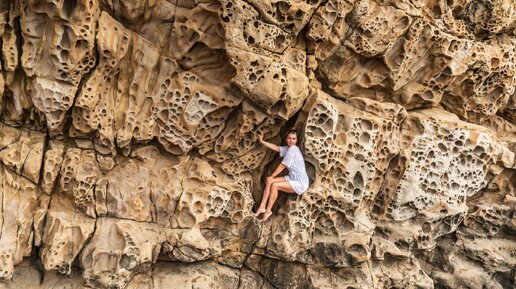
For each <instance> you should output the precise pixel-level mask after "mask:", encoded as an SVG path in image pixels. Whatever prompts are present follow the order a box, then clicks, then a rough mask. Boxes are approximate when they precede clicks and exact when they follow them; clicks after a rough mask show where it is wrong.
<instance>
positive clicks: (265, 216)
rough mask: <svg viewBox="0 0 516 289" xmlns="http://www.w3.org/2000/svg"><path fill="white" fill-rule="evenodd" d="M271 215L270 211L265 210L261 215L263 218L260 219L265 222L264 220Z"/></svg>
mask: <svg viewBox="0 0 516 289" xmlns="http://www.w3.org/2000/svg"><path fill="white" fill-rule="evenodd" d="M271 215H272V212H265V214H264V215H263V218H262V220H261V222H262V223H265V221H267V219H268V218H269V217H270V216H271Z"/></svg>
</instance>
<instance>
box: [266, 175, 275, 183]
mask: <svg viewBox="0 0 516 289" xmlns="http://www.w3.org/2000/svg"><path fill="white" fill-rule="evenodd" d="M272 179H274V177H273V176H268V177H267V178H266V180H265V183H266V184H269V183H270V182H271V181H272Z"/></svg>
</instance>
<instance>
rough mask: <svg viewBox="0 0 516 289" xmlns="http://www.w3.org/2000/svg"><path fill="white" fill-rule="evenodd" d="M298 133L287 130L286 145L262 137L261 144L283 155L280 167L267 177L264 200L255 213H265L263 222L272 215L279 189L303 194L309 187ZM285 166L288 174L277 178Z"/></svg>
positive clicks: (256, 215)
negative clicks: (278, 144)
mask: <svg viewBox="0 0 516 289" xmlns="http://www.w3.org/2000/svg"><path fill="white" fill-rule="evenodd" d="M297 135H298V132H297V131H296V130H289V131H288V132H287V139H286V142H287V145H286V146H277V145H275V144H272V143H269V142H266V141H264V140H263V137H260V143H261V144H263V145H264V146H266V147H268V148H270V149H272V150H275V151H277V152H279V153H280V156H282V157H283V160H282V161H281V163H280V164H279V165H278V167H276V169H275V170H274V172H273V173H272V174H271V175H270V176H268V177H267V181H266V185H265V190H264V191H263V196H262V202H261V203H260V207H259V208H258V210H257V211H256V214H255V217H258V215H260V214H262V213H265V214H264V215H263V218H262V220H261V221H262V222H265V221H267V219H268V218H269V217H270V216H271V215H272V206H273V205H274V202H276V199H277V198H278V191H282V192H285V193H296V194H298V195H301V194H303V193H304V192H306V190H307V189H308V175H307V174H306V169H305V161H304V159H303V155H302V154H301V150H300V149H299V147H298V146H296V144H297ZM285 168H287V169H288V172H289V173H288V175H287V176H285V177H278V178H277V177H276V176H277V175H279V174H280V173H281V171H283V169H285ZM266 206H267V207H266Z"/></svg>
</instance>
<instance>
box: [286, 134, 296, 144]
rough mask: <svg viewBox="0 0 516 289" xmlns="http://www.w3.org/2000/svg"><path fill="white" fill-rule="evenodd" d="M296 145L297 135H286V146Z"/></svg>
mask: <svg viewBox="0 0 516 289" xmlns="http://www.w3.org/2000/svg"><path fill="white" fill-rule="evenodd" d="M296 144H297V135H296V134H294V133H290V134H288V135H287V146H289V147H291V146H293V145H296Z"/></svg>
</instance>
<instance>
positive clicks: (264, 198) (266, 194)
mask: <svg viewBox="0 0 516 289" xmlns="http://www.w3.org/2000/svg"><path fill="white" fill-rule="evenodd" d="M284 181H285V178H284V177H279V178H273V179H271V180H268V181H267V183H266V185H265V190H264V191H263V194H262V202H261V203H260V206H259V207H258V209H257V210H256V213H255V214H254V216H255V217H258V215H260V214H261V213H265V206H266V205H267V200H268V199H269V194H270V191H271V186H272V184H274V183H277V182H284Z"/></svg>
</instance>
